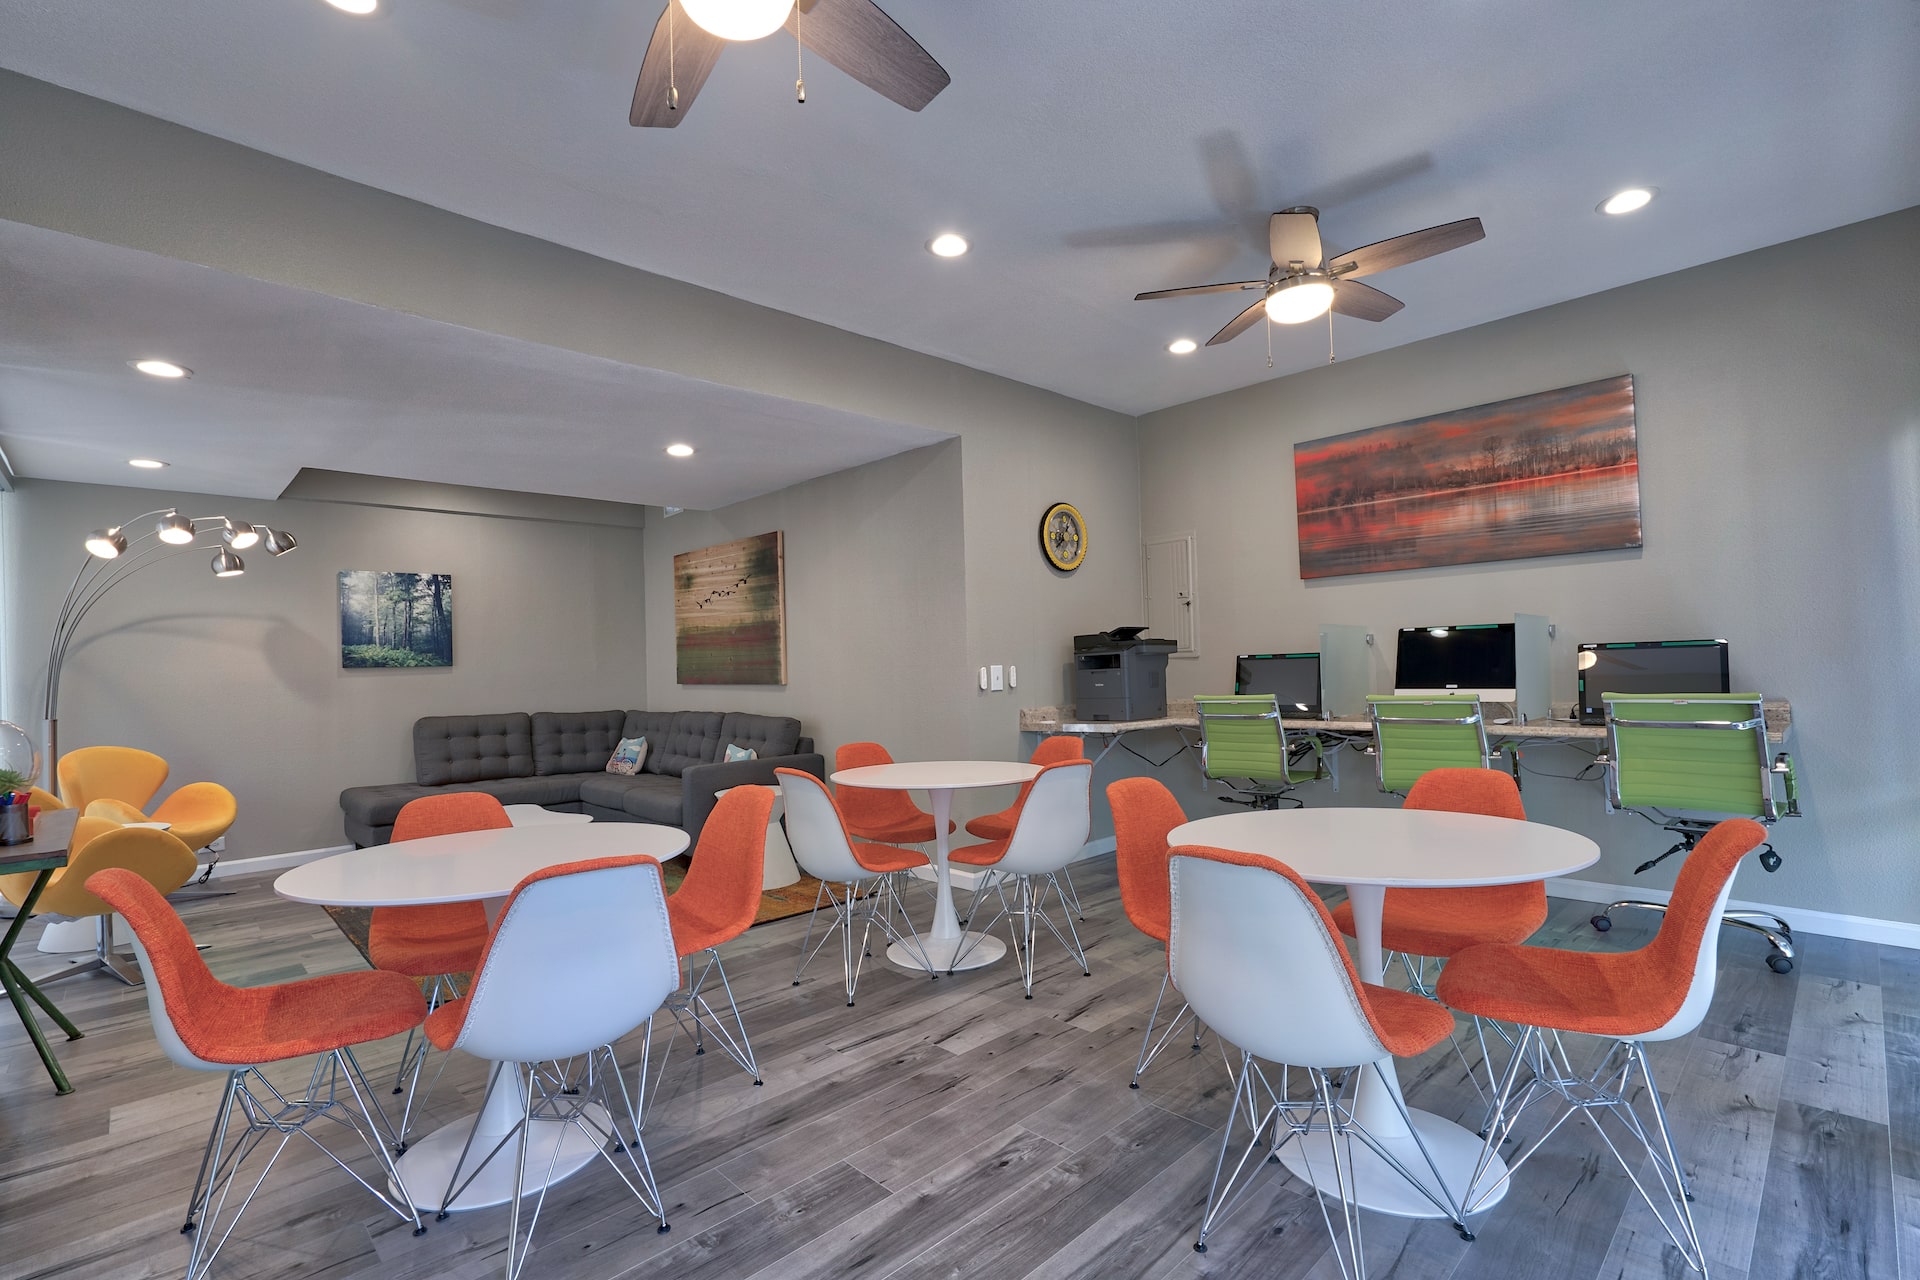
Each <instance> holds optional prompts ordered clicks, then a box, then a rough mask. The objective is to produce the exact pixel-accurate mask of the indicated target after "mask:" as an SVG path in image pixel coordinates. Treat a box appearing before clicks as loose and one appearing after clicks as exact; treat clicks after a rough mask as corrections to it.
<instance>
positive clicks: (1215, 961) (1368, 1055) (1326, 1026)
mask: <svg viewBox="0 0 1920 1280" xmlns="http://www.w3.org/2000/svg"><path fill="white" fill-rule="evenodd" d="M1192 853H1193V851H1192V850H1191V849H1190V848H1187V849H1183V848H1178V847H1176V848H1175V849H1174V850H1173V856H1172V859H1171V861H1170V875H1171V881H1172V894H1173V899H1172V907H1173V912H1172V927H1171V933H1170V936H1169V937H1168V939H1167V954H1168V963H1169V966H1170V968H1171V971H1172V974H1173V985H1174V986H1175V987H1177V988H1179V990H1180V994H1181V995H1182V996H1184V997H1186V1000H1187V1003H1188V1004H1189V1005H1191V1006H1192V1008H1193V1012H1194V1015H1195V1016H1196V1017H1198V1018H1199V1019H1200V1021H1202V1022H1204V1023H1206V1024H1207V1025H1208V1026H1209V1027H1211V1028H1213V1030H1214V1032H1215V1033H1216V1034H1217V1035H1219V1037H1220V1038H1221V1039H1222V1040H1225V1041H1227V1042H1228V1043H1230V1044H1237V1045H1239V1046H1240V1047H1241V1048H1242V1049H1245V1050H1247V1051H1248V1052H1250V1053H1252V1054H1253V1055H1254V1056H1255V1057H1258V1058H1264V1059H1266V1060H1267V1061H1269V1062H1286V1063H1291V1064H1293V1065H1294V1066H1299V1067H1323V1068H1333V1067H1354V1066H1359V1065H1360V1064H1362V1063H1366V1062H1372V1061H1375V1060H1376V1059H1379V1058H1384V1057H1386V1056H1388V1054H1387V1050H1386V1047H1385V1046H1384V1045H1382V1044H1381V1043H1380V1038H1379V1036H1377V1035H1375V1034H1374V1030H1373V1026H1372V1024H1371V1023H1370V1022H1369V1021H1368V1020H1367V1016H1366V1012H1365V1011H1364V1010H1363V1009H1362V1008H1361V1007H1360V998H1359V993H1358V992H1357V991H1356V990H1355V989H1354V983H1353V978H1352V976H1351V974H1350V972H1349V970H1348V968H1347V965H1346V962H1345V951H1344V950H1343V948H1342V947H1341V944H1340V942H1339V940H1338V939H1336V938H1335V937H1333V936H1332V934H1331V933H1329V932H1328V930H1327V927H1326V925H1325V924H1324V923H1323V922H1322V920H1321V919H1320V913H1319V911H1318V910H1316V909H1315V908H1316V905H1317V903H1316V902H1309V901H1307V895H1306V894H1305V893H1303V892H1302V891H1301V889H1300V888H1299V886H1297V885H1296V884H1294V882H1293V881H1291V880H1289V879H1287V878H1286V877H1285V876H1283V875H1280V874H1278V873H1277V872H1275V871H1272V870H1270V869H1268V868H1266V867H1262V866H1242V865H1235V864H1233V863H1227V862H1219V861H1215V860H1214V859H1211V858H1206V857H1196V856H1191V854H1192Z"/></svg>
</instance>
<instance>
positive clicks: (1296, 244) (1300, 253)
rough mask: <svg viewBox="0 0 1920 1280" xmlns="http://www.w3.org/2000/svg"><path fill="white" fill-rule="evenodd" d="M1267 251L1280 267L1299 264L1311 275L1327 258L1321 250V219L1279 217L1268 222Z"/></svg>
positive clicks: (1294, 215)
mask: <svg viewBox="0 0 1920 1280" xmlns="http://www.w3.org/2000/svg"><path fill="white" fill-rule="evenodd" d="M1267 248H1268V250H1269V251H1270V252H1271V253H1272V254H1273V261H1274V264H1275V265H1276V266H1280V267H1285V266H1286V265H1287V264H1288V263H1290V262H1297V263H1299V264H1300V265H1301V266H1303V267H1305V268H1306V269H1307V270H1309V271H1311V270H1313V269H1314V268H1315V267H1317V266H1319V265H1320V262H1321V259H1322V258H1323V257H1324V256H1325V255H1324V254H1323V253H1322V252H1321V249H1320V219H1319V218H1317V217H1315V216H1314V215H1313V214H1311V213H1276V214H1274V215H1273V216H1272V217H1271V218H1269V219H1267Z"/></svg>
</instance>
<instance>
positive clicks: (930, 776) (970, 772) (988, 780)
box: [833, 760, 1040, 791]
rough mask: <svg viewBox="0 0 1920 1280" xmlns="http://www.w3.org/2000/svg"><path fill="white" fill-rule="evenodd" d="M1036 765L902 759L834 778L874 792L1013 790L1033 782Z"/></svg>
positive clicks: (842, 771)
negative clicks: (989, 788) (1012, 788)
mask: <svg viewBox="0 0 1920 1280" xmlns="http://www.w3.org/2000/svg"><path fill="white" fill-rule="evenodd" d="M1039 772H1040V766H1039V765H1037V764H1022V763H1019V762H1017V761H1013V760H899V761H896V762H894V763H893V764H869V765H862V766H861V767H860V768H858V769H840V770H838V771H836V772H835V773H834V775H833V781H834V783H835V784H836V785H838V786H842V787H869V788H872V789H873V790H875V791H948V790H958V789H960V788H963V787H1012V786H1018V785H1019V784H1020V783H1023V782H1031V781H1033V779H1034V777H1035V776H1036V775H1037V774H1039Z"/></svg>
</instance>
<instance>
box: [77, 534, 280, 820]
mask: <svg viewBox="0 0 1920 1280" xmlns="http://www.w3.org/2000/svg"><path fill="white" fill-rule="evenodd" d="M150 517H151V518H152V519H153V522H154V523H153V527H152V528H150V529H148V530H147V531H146V532H144V533H140V534H137V535H134V536H132V537H129V536H128V535H127V533H126V528H127V526H128V525H138V524H139V523H140V522H141V521H143V520H146V519H148V518H150ZM142 544H145V545H142ZM299 545H300V543H299V540H298V539H297V538H295V537H294V536H293V535H292V534H291V533H288V532H287V531H286V530H284V529H274V528H270V527H269V526H267V525H264V524H261V525H256V524H249V523H248V522H247V521H245V520H236V519H234V518H233V517H231V516H193V517H188V516H184V515H181V514H180V512H179V511H178V510H177V509H175V508H173V507H163V508H161V509H160V510H158V511H148V512H145V513H143V514H141V515H138V516H135V517H134V518H133V519H131V520H128V521H126V523H125V524H120V525H111V526H109V527H107V528H105V529H95V530H94V531H93V532H92V533H90V534H88V535H87V541H86V547H87V558H86V559H85V560H83V561H82V562H81V564H80V571H79V572H78V573H76V574H74V575H73V585H72V586H70V587H68V588H67V598H66V600H65V601H64V602H63V603H62V604H61V606H60V614H59V616H58V617H57V618H56V619H55V620H54V624H53V641H52V643H51V644H50V645H48V647H47V701H46V707H45V711H46V714H45V717H44V719H43V721H42V724H41V727H42V729H43V731H44V732H43V737H44V739H45V754H44V757H43V760H44V763H45V776H46V780H47V786H48V789H49V790H52V791H58V789H59V775H58V774H57V773H56V772H55V770H56V769H57V767H58V765H59V761H60V670H61V668H62V667H63V666H64V665H65V664H66V660H67V646H68V645H70V644H72V643H73V637H74V635H75V633H76V632H78V630H79V629H80V624H81V623H82V622H83V621H85V620H86V616H87V614H88V612H90V611H91V610H92V608H93V606H94V605H96V604H98V603H100V600H101V597H103V596H105V595H106V594H107V593H108V592H109V591H111V590H113V589H114V588H115V587H117V586H119V585H120V584H121V583H122V582H125V581H126V580H127V579H128V578H130V577H132V576H133V575H134V574H136V573H138V572H140V571H141V570H142V569H146V568H149V567H151V566H153V565H156V564H159V563H160V562H161V561H163V560H171V559H173V558H174V557H176V556H183V555H189V554H191V553H193V552H194V551H205V550H206V549H207V548H209V547H212V548H214V553H213V560H212V563H211V564H210V565H209V567H210V568H211V569H212V571H213V576H214V577H216V578H237V577H239V576H240V575H241V574H243V573H245V572H246V571H247V566H246V563H245V562H244V561H243V560H241V559H240V556H239V553H240V552H242V551H245V550H248V549H249V548H251V547H254V546H260V547H264V548H265V549H266V552H267V554H268V555H271V556H274V557H276V558H278V557H280V556H283V555H285V554H287V552H289V551H291V550H293V549H294V548H295V547H297V546H299Z"/></svg>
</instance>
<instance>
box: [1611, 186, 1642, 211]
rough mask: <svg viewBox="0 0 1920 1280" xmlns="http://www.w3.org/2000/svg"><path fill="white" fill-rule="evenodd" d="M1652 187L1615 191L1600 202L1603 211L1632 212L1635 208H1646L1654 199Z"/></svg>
mask: <svg viewBox="0 0 1920 1280" xmlns="http://www.w3.org/2000/svg"><path fill="white" fill-rule="evenodd" d="M1653 192H1654V188H1652V187H1628V188H1627V189H1626V190H1625V191H1619V192H1615V193H1614V194H1613V195H1610V196H1608V197H1607V198H1606V199H1605V200H1602V201H1601V202H1600V212H1601V213H1632V212H1633V211H1634V210H1635V209H1644V208H1646V207H1647V202H1648V201H1650V200H1652V199H1653Z"/></svg>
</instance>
